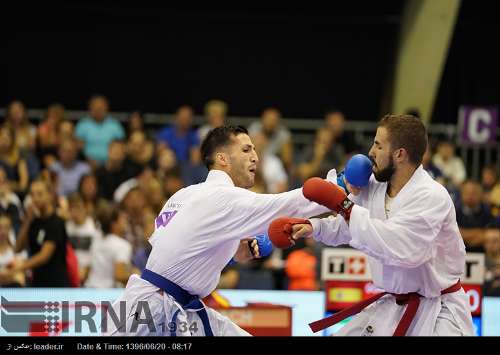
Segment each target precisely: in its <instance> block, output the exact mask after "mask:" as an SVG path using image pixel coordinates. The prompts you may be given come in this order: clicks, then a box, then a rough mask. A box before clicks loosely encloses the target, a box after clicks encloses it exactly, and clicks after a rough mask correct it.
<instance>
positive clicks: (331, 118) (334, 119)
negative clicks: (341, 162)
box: [325, 109, 361, 155]
mask: <svg viewBox="0 0 500 355" xmlns="http://www.w3.org/2000/svg"><path fill="white" fill-rule="evenodd" d="M325 126H326V128H327V129H328V130H330V132H332V139H333V141H334V143H335V145H337V146H340V147H341V148H342V149H343V151H344V154H347V155H352V154H354V153H357V152H359V151H360V150H361V147H360V145H359V144H358V142H357V141H356V139H355V137H354V136H353V135H352V134H350V133H348V132H346V131H345V116H344V114H343V113H342V111H339V110H337V109H332V110H329V111H327V113H326V114H325Z"/></svg>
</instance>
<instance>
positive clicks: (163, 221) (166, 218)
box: [155, 211, 177, 228]
mask: <svg viewBox="0 0 500 355" xmlns="http://www.w3.org/2000/svg"><path fill="white" fill-rule="evenodd" d="M176 213H177V211H167V212H163V213H162V214H161V215H159V216H158V217H157V218H156V220H155V223H156V228H160V227H165V226H166V225H167V224H168V223H169V222H170V221H171V220H172V218H173V217H174V216H175V214H176Z"/></svg>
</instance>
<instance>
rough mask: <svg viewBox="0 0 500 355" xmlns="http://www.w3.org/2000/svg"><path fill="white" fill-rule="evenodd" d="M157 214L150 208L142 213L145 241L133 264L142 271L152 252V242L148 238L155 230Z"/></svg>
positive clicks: (138, 250) (134, 256)
mask: <svg viewBox="0 0 500 355" xmlns="http://www.w3.org/2000/svg"><path fill="white" fill-rule="evenodd" d="M156 216H157V215H156V214H155V213H153V211H151V210H150V209H146V211H145V213H144V214H143V215H142V230H143V237H144V240H143V243H142V246H141V247H139V248H138V249H137V250H136V251H135V252H134V255H133V257H132V264H133V265H134V266H135V267H136V268H138V269H139V270H141V272H142V271H143V270H144V269H145V268H146V263H147V261H148V258H149V254H150V253H151V248H152V247H151V244H149V242H148V240H149V238H150V237H151V235H152V234H153V233H154V231H155V218H156Z"/></svg>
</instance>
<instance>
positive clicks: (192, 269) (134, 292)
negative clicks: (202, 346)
mask: <svg viewBox="0 0 500 355" xmlns="http://www.w3.org/2000/svg"><path fill="white" fill-rule="evenodd" d="M327 211H328V209H327V208H325V207H323V206H320V205H318V204H316V203H312V202H310V201H309V200H307V199H306V198H304V197H303V195H302V189H296V190H292V191H289V192H285V193H281V194H257V193H254V192H251V191H248V190H246V189H242V188H239V187H235V186H234V183H233V181H232V180H231V178H230V177H229V175H228V174H226V173H225V172H223V171H220V170H211V171H210V172H209V174H208V177H207V180H206V181H205V182H204V183H200V184H197V185H192V186H189V187H186V188H183V189H181V190H179V191H178V192H177V193H176V194H174V195H173V196H172V197H171V198H170V199H169V200H168V201H167V203H166V204H165V206H164V207H163V209H162V211H161V213H160V215H159V217H158V218H157V220H156V226H157V228H156V230H155V232H154V233H153V235H152V236H151V238H150V239H149V241H150V243H151V245H152V246H153V249H152V251H151V254H150V256H149V259H148V262H147V265H146V268H147V269H148V270H151V271H153V272H155V273H157V274H159V275H161V276H163V277H164V278H166V279H168V280H170V281H172V282H174V283H176V284H177V285H178V286H180V287H182V288H183V289H184V290H186V291H188V292H189V293H190V294H192V295H198V296H199V297H200V298H203V297H205V296H207V295H209V294H210V293H211V292H212V291H213V290H214V289H215V288H216V286H217V284H218V281H219V277H220V274H221V271H222V270H223V269H224V267H225V266H226V265H227V264H228V262H229V261H230V260H231V258H232V257H233V256H234V254H235V253H236V250H237V249H238V246H239V243H240V240H241V239H243V238H245V237H250V236H255V235H258V234H261V233H264V232H267V228H268V226H269V224H270V223H271V222H272V221H273V220H274V219H275V218H278V217H282V216H287V215H290V216H302V217H305V218H308V217H312V216H315V215H318V214H321V213H325V212H327ZM139 300H147V301H148V302H149V307H150V308H151V312H152V315H153V318H154V320H155V324H156V328H157V329H160V330H158V331H157V332H156V333H152V332H151V331H150V330H149V328H148V326H146V325H140V326H139V328H138V331H136V332H130V331H129V330H130V325H131V323H132V322H133V318H134V313H135V312H136V307H137V302H138V301H139ZM120 301H126V309H127V311H126V314H127V317H128V318H127V324H121V325H118V328H120V327H122V328H124V329H125V330H126V331H125V332H118V331H117V329H116V328H117V327H116V326H115V325H114V324H113V323H112V322H111V319H110V317H109V316H108V328H107V329H108V331H107V332H103V333H104V334H106V335H148V334H151V335H168V334H169V328H168V326H164V327H161V326H160V325H161V324H166V323H168V322H169V320H170V319H171V318H172V315H173V313H174V312H175V311H176V310H179V309H180V313H179V314H178V317H177V323H178V324H179V327H178V328H177V335H204V331H203V326H202V323H201V321H200V319H199V317H198V315H197V314H196V313H195V312H194V311H189V310H188V311H185V310H183V309H182V308H181V307H180V305H178V304H177V303H176V302H175V301H174V299H173V297H171V296H170V295H168V294H163V295H161V294H160V293H158V288H157V287H156V286H154V285H152V284H151V283H149V282H147V281H145V280H143V279H142V278H140V277H139V276H132V277H130V279H129V281H128V283H127V287H126V290H125V292H124V293H123V294H122V296H121V297H120V298H119V299H118V300H117V301H115V302H114V303H113V308H114V309H115V312H116V314H119V302H120ZM206 309H207V312H208V316H209V319H210V324H211V327H212V330H213V333H214V335H248V333H247V332H245V331H244V330H242V329H241V328H239V327H238V326H237V325H235V324H234V323H233V322H231V321H230V320H229V319H228V318H226V317H224V316H222V315H221V314H219V313H217V312H216V311H214V310H213V309H210V308H209V307H206ZM139 317H140V318H144V315H143V316H139ZM195 322H197V324H196V326H195V327H192V325H193V323H195ZM189 327H191V328H192V329H191V330H192V331H191V332H190V331H189ZM162 328H163V329H164V331H161V329H162ZM194 328H198V331H194V332H193V329H194ZM118 330H119V329H118ZM183 330H184V331H183ZM191 333H193V334H191Z"/></svg>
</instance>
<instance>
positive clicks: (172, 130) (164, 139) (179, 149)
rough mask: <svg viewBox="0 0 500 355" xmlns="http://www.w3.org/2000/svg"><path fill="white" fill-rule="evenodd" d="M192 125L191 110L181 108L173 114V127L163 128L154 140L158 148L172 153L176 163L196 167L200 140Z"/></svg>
mask: <svg viewBox="0 0 500 355" xmlns="http://www.w3.org/2000/svg"><path fill="white" fill-rule="evenodd" d="M192 125H193V110H192V109H191V107H189V106H181V107H179V109H178V110H177V112H176V113H175V123H174V125H172V126H168V127H165V128H163V129H162V130H161V131H160V132H159V133H158V135H157V137H156V139H157V140H158V143H159V144H160V147H162V146H163V147H164V146H167V147H169V148H170V149H172V150H173V151H174V153H175V157H176V158H177V161H178V162H180V163H184V162H190V163H191V164H192V165H198V164H200V162H201V157H200V149H199V145H200V140H199V139H198V135H197V134H196V131H195V130H194V129H193V128H192Z"/></svg>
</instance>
